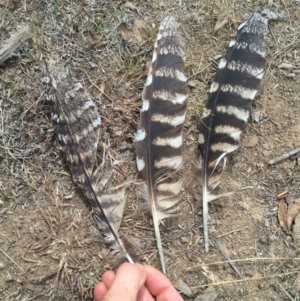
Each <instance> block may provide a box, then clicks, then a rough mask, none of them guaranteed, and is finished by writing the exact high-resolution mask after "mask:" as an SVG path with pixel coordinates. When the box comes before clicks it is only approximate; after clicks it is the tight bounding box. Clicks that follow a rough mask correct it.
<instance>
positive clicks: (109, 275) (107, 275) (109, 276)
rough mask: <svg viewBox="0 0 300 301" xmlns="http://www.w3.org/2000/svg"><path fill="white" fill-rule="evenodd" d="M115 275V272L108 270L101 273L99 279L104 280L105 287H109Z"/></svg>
mask: <svg viewBox="0 0 300 301" xmlns="http://www.w3.org/2000/svg"><path fill="white" fill-rule="evenodd" d="M115 277H116V274H115V273H114V272H113V271H111V270H109V271H106V272H105V273H104V274H103V276H102V279H101V281H102V282H104V283H105V285H106V287H107V288H108V289H109V288H110V287H111V286H112V284H113V282H114V280H115Z"/></svg>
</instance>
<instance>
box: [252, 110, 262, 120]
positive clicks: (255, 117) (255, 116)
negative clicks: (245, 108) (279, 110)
mask: <svg viewBox="0 0 300 301" xmlns="http://www.w3.org/2000/svg"><path fill="white" fill-rule="evenodd" d="M260 115H261V113H260V111H252V113H251V119H252V120H253V121H255V122H259V121H260Z"/></svg>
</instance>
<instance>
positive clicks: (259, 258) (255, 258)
mask: <svg viewBox="0 0 300 301" xmlns="http://www.w3.org/2000/svg"><path fill="white" fill-rule="evenodd" d="M255 260H258V261H259V260H266V261H267V260H270V261H275V260H300V257H294V258H288V257H254V258H241V259H231V260H225V261H216V262H211V263H201V264H197V265H196V266H193V267H190V268H187V269H186V272H188V271H190V270H193V269H198V268H201V267H202V266H210V265H217V264H224V263H228V262H229V261H232V262H244V261H255Z"/></svg>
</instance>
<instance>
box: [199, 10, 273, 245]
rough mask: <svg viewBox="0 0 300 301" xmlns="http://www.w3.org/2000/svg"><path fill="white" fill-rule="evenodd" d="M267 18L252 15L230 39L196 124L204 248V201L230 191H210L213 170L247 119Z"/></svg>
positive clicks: (255, 88)
mask: <svg viewBox="0 0 300 301" xmlns="http://www.w3.org/2000/svg"><path fill="white" fill-rule="evenodd" d="M267 30H268V28H267V20H266V19H265V18H264V17H262V16H261V15H260V14H258V13H254V14H252V15H251V16H250V17H249V18H248V19H247V20H246V21H245V22H244V23H242V24H241V25H240V26H239V28H238V31H237V35H236V37H235V38H234V39H233V40H231V41H230V43H229V46H228V49H227V52H226V55H225V57H224V58H222V59H221V61H220V63H219V68H218V71H217V73H216V75H215V78H214V80H213V82H212V84H211V88H210V93H211V96H210V98H209V100H208V102H207V104H206V108H205V110H204V113H203V118H202V124H201V126H200V135H199V141H198V142H199V148H200V151H201V155H202V160H201V161H202V177H203V179H202V186H203V228H204V240H205V249H206V251H208V245H209V241H208V225H207V222H208V203H209V202H210V201H212V200H214V199H216V198H219V197H221V196H224V195H230V194H231V193H223V194H214V193H213V190H214V189H215V188H216V187H217V186H218V184H219V181H218V176H216V175H215V173H214V171H215V169H216V168H217V166H218V165H219V163H220V162H221V161H222V160H224V164H225V162H226V161H225V160H226V155H227V154H228V153H231V152H233V151H234V150H236V149H237V148H238V147H239V140H240V135H241V131H242V129H243V127H244V126H245V124H246V123H247V121H248V118H249V115H250V111H251V104H252V101H253V99H254V97H255V95H256V93H257V92H258V88H259V85H260V82H261V80H262V78H263V75H264V66H265V56H266V49H265V39H266V35H267Z"/></svg>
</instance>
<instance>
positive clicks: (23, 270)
mask: <svg viewBox="0 0 300 301" xmlns="http://www.w3.org/2000/svg"><path fill="white" fill-rule="evenodd" d="M0 251H1V252H2V254H3V255H4V256H5V257H7V258H8V259H9V260H11V261H12V262H13V263H14V264H15V265H16V266H17V267H18V268H19V269H20V270H22V271H23V272H24V270H23V269H22V268H21V267H20V266H19V265H18V264H17V263H16V262H15V261H14V260H13V259H12V258H10V257H9V256H8V255H7V254H6V253H5V252H4V251H3V250H2V249H0Z"/></svg>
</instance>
